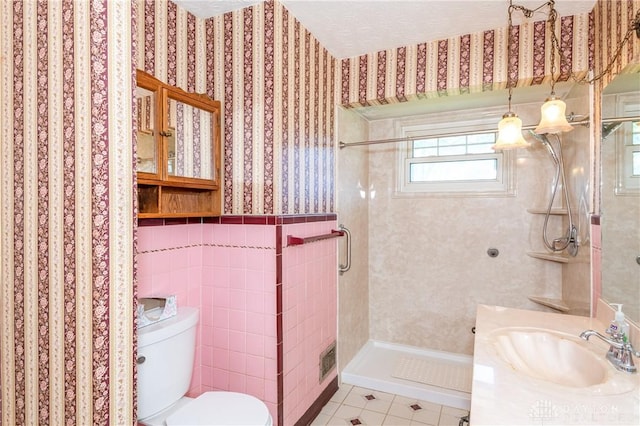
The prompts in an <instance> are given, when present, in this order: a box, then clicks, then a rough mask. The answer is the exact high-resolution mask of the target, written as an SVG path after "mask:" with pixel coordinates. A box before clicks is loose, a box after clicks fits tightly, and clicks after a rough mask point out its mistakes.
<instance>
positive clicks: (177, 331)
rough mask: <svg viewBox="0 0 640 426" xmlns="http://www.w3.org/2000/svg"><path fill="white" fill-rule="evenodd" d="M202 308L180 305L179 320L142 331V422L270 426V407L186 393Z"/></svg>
mask: <svg viewBox="0 0 640 426" xmlns="http://www.w3.org/2000/svg"><path fill="white" fill-rule="evenodd" d="M197 323H198V309H196V308H189V307H181V308H179V309H178V313H177V315H176V316H174V317H172V318H169V319H166V320H164V321H160V322H158V323H155V324H152V325H148V326H146V327H143V328H140V329H139V330H138V422H139V423H140V424H143V425H149V426H156V425H157V426H160V425H162V426H173V425H211V426H213V425H256V426H271V425H272V424H273V420H272V418H271V415H270V414H269V409H268V408H267V406H266V405H265V404H264V403H263V402H262V401H260V400H259V399H257V398H255V397H253V396H250V395H245V394H241V393H236V392H205V393H203V394H202V395H200V396H199V397H197V398H195V399H194V398H187V397H185V396H184V395H185V393H186V392H187V390H188V389H189V384H190V383H191V374H192V372H193V360H194V355H195V349H196V324H197Z"/></svg>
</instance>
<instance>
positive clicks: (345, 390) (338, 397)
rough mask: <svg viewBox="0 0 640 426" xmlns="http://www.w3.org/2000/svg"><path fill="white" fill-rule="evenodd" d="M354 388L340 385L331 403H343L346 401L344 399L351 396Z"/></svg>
mask: <svg viewBox="0 0 640 426" xmlns="http://www.w3.org/2000/svg"><path fill="white" fill-rule="evenodd" d="M352 388H353V385H344V384H343V385H340V387H339V388H338V391H337V392H336V393H334V394H333V396H332V397H331V401H333V402H337V403H341V402H342V401H344V399H345V398H346V396H347V395H348V394H349V392H350V391H351V389H352Z"/></svg>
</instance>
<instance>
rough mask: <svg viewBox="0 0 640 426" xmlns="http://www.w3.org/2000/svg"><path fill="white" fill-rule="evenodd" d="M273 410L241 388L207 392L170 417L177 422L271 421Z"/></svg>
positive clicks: (169, 423) (170, 423)
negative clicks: (244, 392) (238, 390)
mask: <svg viewBox="0 0 640 426" xmlns="http://www.w3.org/2000/svg"><path fill="white" fill-rule="evenodd" d="M271 423H272V420H271V414H269V409H268V408H267V406H266V404H265V403H264V402H262V401H260V400H259V399H258V398H256V397H254V396H251V395H247V394H242V393H237V392H205V393H203V394H202V395H200V396H199V397H197V398H196V399H194V400H193V401H191V402H190V403H188V404H186V405H184V406H182V407H181V408H180V409H178V410H177V411H176V412H175V413H173V414H172V415H170V416H169V417H167V419H166V424H167V426H173V425H187V424H188V425H208V426H215V425H226V426H233V425H256V426H257V425H260V426H262V425H264V426H267V425H271Z"/></svg>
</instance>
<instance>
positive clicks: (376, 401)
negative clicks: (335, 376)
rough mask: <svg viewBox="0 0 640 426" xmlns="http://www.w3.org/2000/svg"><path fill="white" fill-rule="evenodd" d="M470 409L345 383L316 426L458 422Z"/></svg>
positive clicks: (446, 424) (447, 424) (445, 425)
mask: <svg viewBox="0 0 640 426" xmlns="http://www.w3.org/2000/svg"><path fill="white" fill-rule="evenodd" d="M467 414H469V413H468V411H467V410H460V409H458V408H452V407H446V406H443V405H438V404H434V403H432V402H427V401H420V400H417V399H411V398H406V397H404V396H399V395H393V394H390V393H385V392H379V391H374V390H371V389H365V388H360V387H357V386H352V385H345V384H343V385H342V386H340V389H339V390H338V392H336V393H335V395H333V397H332V398H331V400H330V401H329V402H328V403H327V404H326V405H325V406H324V407H323V408H322V411H321V412H320V414H318V417H316V418H315V420H314V421H313V422H312V423H311V425H313V426H320V425H331V426H345V425H346V426H354V425H368V426H413V425H419V426H423V425H432V426H458V424H459V422H460V417H462V416H466V415H467Z"/></svg>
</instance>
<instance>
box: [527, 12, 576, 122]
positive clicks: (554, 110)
mask: <svg viewBox="0 0 640 426" xmlns="http://www.w3.org/2000/svg"><path fill="white" fill-rule="evenodd" d="M546 5H548V6H549V17H548V18H547V25H548V26H549V28H550V30H551V55H550V58H549V62H550V65H551V94H550V95H549V97H548V98H547V100H546V101H545V102H544V104H542V107H540V124H538V127H536V129H535V130H534V132H536V133H537V134H539V135H540V134H544V133H553V134H558V133H562V132H569V131H571V130H573V126H572V125H571V124H569V122H568V121H567V116H566V110H567V104H565V103H564V101H563V100H561V99H558V98H557V97H556V93H555V91H554V89H555V85H556V51H558V52H559V51H560V46H559V45H558V38H557V37H556V20H557V18H558V12H556V9H555V7H554V6H555V1H554V0H549V2H547V3H546Z"/></svg>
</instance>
